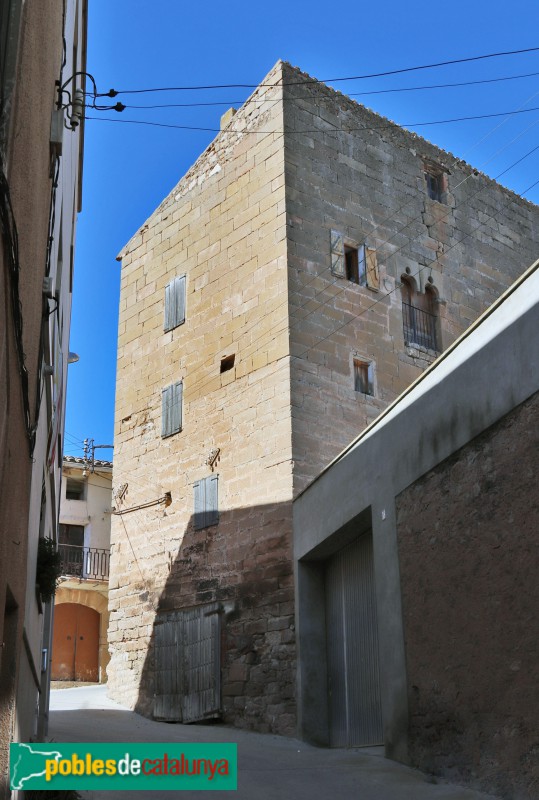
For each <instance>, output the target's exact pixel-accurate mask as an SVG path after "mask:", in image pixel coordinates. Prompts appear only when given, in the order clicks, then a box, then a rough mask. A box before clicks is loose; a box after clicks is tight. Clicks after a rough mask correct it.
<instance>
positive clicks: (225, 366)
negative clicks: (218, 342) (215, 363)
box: [221, 353, 236, 372]
mask: <svg viewBox="0 0 539 800" xmlns="http://www.w3.org/2000/svg"><path fill="white" fill-rule="evenodd" d="M235 361H236V355H235V354H234V353H233V354H232V355H231V356H224V357H223V358H222V359H221V372H228V370H229V369H232V368H233V367H234V362H235Z"/></svg>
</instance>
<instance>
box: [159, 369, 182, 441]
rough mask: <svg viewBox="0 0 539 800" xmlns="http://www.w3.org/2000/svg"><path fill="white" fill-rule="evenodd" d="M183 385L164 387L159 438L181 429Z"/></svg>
mask: <svg viewBox="0 0 539 800" xmlns="http://www.w3.org/2000/svg"><path fill="white" fill-rule="evenodd" d="M182 401H183V383H181V381H180V382H179V383H173V384H171V386H166V387H165V388H164V389H163V391H162V393H161V436H162V437H165V436H172V434H173V433H178V432H179V431H181V429H182Z"/></svg>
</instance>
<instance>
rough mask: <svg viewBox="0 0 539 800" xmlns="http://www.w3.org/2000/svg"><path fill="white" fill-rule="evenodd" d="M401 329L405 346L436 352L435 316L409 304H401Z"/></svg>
mask: <svg viewBox="0 0 539 800" xmlns="http://www.w3.org/2000/svg"><path fill="white" fill-rule="evenodd" d="M402 328H403V333H404V341H405V343H406V344H410V345H414V344H415V345H419V346H420V347H426V348H427V349H428V350H436V351H437V350H438V342H437V338H436V315H435V314H431V313H429V312H428V311H423V309H421V308H417V306H412V305H410V303H403V304H402Z"/></svg>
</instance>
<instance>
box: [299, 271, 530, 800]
mask: <svg viewBox="0 0 539 800" xmlns="http://www.w3.org/2000/svg"><path fill="white" fill-rule="evenodd" d="M538 329H539V261H536V262H535V264H534V265H533V267H532V268H530V270H529V271H528V272H527V273H526V274H525V276H524V277H523V278H521V279H519V280H518V281H517V282H516V283H515V284H514V285H513V286H512V287H511V288H510V289H509V290H508V291H507V292H506V294H505V295H504V296H503V297H502V298H501V299H500V300H499V301H498V302H496V303H495V304H494V305H493V306H492V307H491V308H490V309H489V310H488V311H487V312H485V313H484V314H483V316H482V317H481V318H480V319H479V320H478V321H477V322H476V323H475V324H474V325H473V326H472V327H471V328H470V329H469V330H468V331H466V332H465V333H464V334H463V335H462V336H461V337H460V339H459V340H458V341H457V342H456V343H455V344H454V345H453V346H451V347H450V348H449V349H448V350H447V351H446V352H444V353H443V355H442V356H441V357H440V358H439V359H438V361H437V362H436V364H434V365H433V366H432V367H431V368H430V369H429V370H428V371H427V372H425V373H424V374H423V375H422V376H421V377H420V378H419V380H418V381H416V382H415V384H414V385H413V386H412V387H411V388H410V389H409V390H407V391H406V392H404V393H403V394H402V395H401V396H400V397H399V398H398V400H397V401H396V402H394V403H393V404H392V405H391V406H390V407H388V408H387V409H386V411H385V412H383V414H381V415H380V417H379V418H378V419H377V420H376V421H375V422H374V423H373V424H372V425H371V426H369V428H367V429H366V430H365V431H364V432H363V433H361V434H360V435H359V437H357V439H355V440H354V441H353V442H352V443H351V444H350V445H349V446H348V447H347V448H346V449H345V450H344V451H343V452H342V453H341V454H340V455H339V456H338V457H337V458H336V459H335V460H334V462H333V463H332V464H331V465H330V466H329V467H327V468H326V469H325V470H324V471H323V472H322V474H321V475H319V476H318V477H317V478H316V479H315V481H314V482H312V483H311V484H310V485H309V487H308V488H307V489H306V490H304V491H303V493H302V494H300V495H299V497H298V498H296V500H295V502H294V562H295V571H296V624H297V636H298V639H297V641H298V675H299V680H298V712H299V729H300V731H301V735H302V736H303V737H304V738H306V739H308V740H309V741H311V742H316V743H318V744H325V745H327V744H333V743H335V744H340V745H346V744H348V743H352V744H354V743H357V742H358V739H360V738H361V739H363V741H366V740H367V741H368V740H369V739H370V740H371V741H372V740H374V741H380V742H383V743H384V744H385V748H386V754H388V755H390V756H391V757H393V758H396V759H398V760H401V761H405V762H408V763H412V764H414V765H416V766H419V767H420V768H421V769H423V770H427V771H429V772H432V773H435V774H436V775H443V776H445V777H447V778H450V779H453V780H457V781H461V782H462V781H465V782H469V783H471V784H473V785H475V786H480V787H481V788H483V789H487V790H490V791H494V792H495V793H496V794H499V795H501V796H502V797H505V798H520V800H524V799H526V800H533V798H536V797H537V786H538V783H539V766H538V761H537V708H538V707H539V666H538V665H539V644H538V642H539V626H538V622H537V608H538V607H539V581H538V579H537V566H538V558H537V532H538V531H539V488H538V483H537V473H538V470H539V457H538V453H539V427H538V425H537V420H538V417H539V342H538V338H537V330H538Z"/></svg>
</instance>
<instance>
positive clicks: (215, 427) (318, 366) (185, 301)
mask: <svg viewBox="0 0 539 800" xmlns="http://www.w3.org/2000/svg"><path fill="white" fill-rule="evenodd" d="M538 239H539V213H538V209H537V208H536V207H535V206H533V205H532V204H530V203H528V202H527V201H525V200H523V199H521V198H520V197H518V196H516V195H515V194H513V193H512V192H510V191H508V190H506V189H505V188H503V187H502V186H500V185H498V184H496V183H495V182H494V181H492V180H490V179H489V178H487V177H486V176H485V175H482V174H479V173H478V172H477V171H475V170H474V169H473V168H472V167H470V166H469V165H468V164H466V163H464V162H462V161H460V160H458V159H457V158H455V157H453V156H452V155H450V154H448V153H446V152H443V151H441V150H439V149H438V148H436V147H434V146H433V145H431V144H430V143H429V142H427V141H425V140H424V139H421V138H420V137H418V136H415V135H414V134H411V133H409V132H407V131H404V130H402V129H401V128H399V127H398V126H396V125H394V124H393V123H391V122H389V121H388V120H386V119H383V118H381V117H380V116H378V115H376V114H374V113H372V112H371V111H369V110H368V109H366V108H364V107H363V106H360V105H358V104H357V103H355V102H354V101H352V100H350V99H349V98H348V97H345V96H343V95H341V94H339V93H337V92H335V91H333V90H332V89H330V88H328V87H327V86H324V85H322V84H320V83H318V82H316V81H313V80H312V79H311V78H309V77H308V76H307V75H304V74H303V73H301V72H300V71H299V70H297V69H295V68H292V67H290V66H289V65H287V64H283V63H281V62H279V63H278V64H277V65H276V66H275V68H274V69H273V70H272V71H271V72H270V74H269V75H268V76H267V77H266V79H265V80H264V82H263V83H262V84H261V85H260V86H259V87H258V88H257V89H256V91H255V92H254V93H253V95H252V96H251V98H249V100H248V101H247V102H246V103H245V104H244V105H243V106H242V108H241V109H240V110H239V111H238V112H237V113H235V114H232V113H230V114H228V115H225V117H224V119H223V122H222V130H221V132H220V133H219V134H218V136H217V137H216V138H215V140H214V141H213V142H212V144H211V145H210V146H209V147H208V148H207V150H206V151H205V152H204V153H203V154H202V155H201V156H200V158H199V159H198V161H197V162H196V163H195V164H194V166H193V167H192V168H191V169H190V170H189V172H188V173H187V174H186V175H185V177H183V178H182V180H181V181H180V182H179V183H178V185H177V186H176V187H175V188H174V189H173V191H172V192H171V193H170V194H169V195H168V197H166V198H165V199H164V201H163V203H162V204H161V205H160V206H159V208H157V209H156V211H155V212H154V214H152V216H151V217H150V218H149V219H148V220H147V222H146V223H145V224H144V225H143V226H142V228H141V229H140V230H139V231H138V232H137V233H136V234H135V236H134V237H133V238H132V239H131V241H130V242H129V243H128V244H127V245H126V247H125V248H124V249H123V251H122V253H121V255H120V258H121V261H122V276H121V298H120V322H119V326H120V327H119V339H118V345H119V347H118V373H117V395H116V397H117V407H116V421H115V473H116V482H117V484H128V494H127V495H125V497H124V507H125V509H126V511H127V510H128V509H132V511H131V512H130V513H126V514H124V515H123V516H122V517H121V518H116V517H115V518H114V520H113V526H112V549H113V552H112V557H111V581H110V612H111V613H110V620H111V621H110V628H109V641H110V650H111V661H110V665H109V685H110V690H111V693H112V695H113V697H115V698H117V699H119V700H121V701H122V702H125V703H128V704H131V705H132V706H136V707H137V708H138V709H139V710H141V711H142V712H144V713H148V714H150V713H153V714H154V715H155V716H156V717H159V718H164V719H184V720H189V719H197V718H201V717H203V716H211V715H217V714H220V715H222V716H223V717H224V718H225V719H226V720H228V721H232V722H234V723H235V724H238V725H243V726H249V727H253V728H256V729H258V730H262V731H264V730H265V731H277V732H288V733H290V732H294V731H295V729H296V727H295V726H296V702H295V684H296V671H295V657H296V634H295V617H294V612H295V603H294V578H293V558H292V532H293V524H292V499H293V497H294V496H295V495H296V494H297V493H298V492H299V491H301V490H302V489H303V488H304V487H305V486H306V485H307V483H308V482H309V481H310V480H312V479H313V478H314V477H315V476H316V475H317V474H318V473H319V472H320V471H321V470H322V469H323V468H324V467H325V466H326V465H327V463H328V462H329V461H331V459H333V458H334V457H335V456H337V454H338V453H339V452H340V451H341V449H342V448H343V447H344V446H345V445H346V444H347V443H348V442H349V441H350V439H351V438H353V436H354V435H356V434H357V433H358V431H360V430H362V429H363V428H364V427H365V426H366V425H367V424H369V423H370V422H371V421H372V420H373V419H374V418H375V417H377V416H378V415H379V414H380V412H381V411H382V410H383V409H384V408H385V407H386V406H387V405H388V404H389V403H390V402H391V401H393V400H394V399H395V397H396V396H397V395H398V394H399V393H400V392H402V391H403V390H404V389H405V388H406V387H408V386H409V385H410V384H411V383H412V382H413V380H414V379H415V378H417V377H418V376H419V375H421V373H422V371H423V369H424V368H425V367H426V366H428V365H429V364H430V363H431V362H432V361H433V359H434V358H435V357H436V354H437V353H439V352H440V351H443V350H444V349H445V348H446V347H447V346H448V345H449V344H451V343H452V342H453V341H454V340H455V338H456V337H457V336H458V335H459V334H460V333H461V332H462V331H463V330H465V329H466V328H467V327H468V326H469V325H470V323H471V322H472V321H473V320H474V319H475V318H476V317H477V316H478V315H479V314H480V313H481V312H482V311H483V310H484V309H485V308H487V307H488V306H489V305H490V304H491V303H492V302H493V301H494V300H495V299H496V298H497V297H498V296H499V295H500V294H501V293H502V291H503V290H504V289H505V288H506V287H507V286H508V285H509V284H511V283H512V281H513V280H515V279H516V278H517V277H518V276H519V275H520V274H521V273H522V272H523V271H524V269H525V267H526V266H527V265H528V264H529V263H530V262H531V261H532V260H533V258H534V257H535V253H536V249H537V242H538ZM377 458H378V459H379V461H380V462H382V461H383V459H384V454H383V453H379V454H378V455H377ZM167 492H169V493H170V495H171V496H170V498H169V500H168V503H169V504H168V505H166V504H165V503H164V502H162V503H160V504H157V502H158V500H159V499H161V500H163V498H165V497H166V493H167ZM170 501H171V502H170ZM148 504H151V505H148ZM197 686H198V687H199V688H198V689H197V688H196V687H197Z"/></svg>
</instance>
